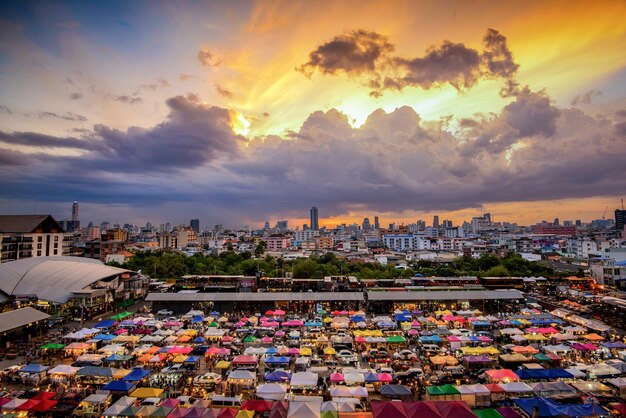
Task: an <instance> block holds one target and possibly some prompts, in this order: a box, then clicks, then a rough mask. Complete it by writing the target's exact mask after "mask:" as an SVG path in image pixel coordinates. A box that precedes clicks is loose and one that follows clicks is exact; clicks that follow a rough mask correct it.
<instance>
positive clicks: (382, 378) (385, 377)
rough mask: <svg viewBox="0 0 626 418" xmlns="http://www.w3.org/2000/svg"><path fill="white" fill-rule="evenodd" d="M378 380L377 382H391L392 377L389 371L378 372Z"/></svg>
mask: <svg viewBox="0 0 626 418" xmlns="http://www.w3.org/2000/svg"><path fill="white" fill-rule="evenodd" d="M378 381H379V382H384V383H388V382H393V377H392V376H391V375H390V374H389V373H378Z"/></svg>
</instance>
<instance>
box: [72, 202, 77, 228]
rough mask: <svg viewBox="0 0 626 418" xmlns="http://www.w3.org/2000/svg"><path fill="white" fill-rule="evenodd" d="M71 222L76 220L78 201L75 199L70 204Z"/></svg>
mask: <svg viewBox="0 0 626 418" xmlns="http://www.w3.org/2000/svg"><path fill="white" fill-rule="evenodd" d="M72 222H74V223H76V222H78V201H77V200H75V201H74V204H73V205H72Z"/></svg>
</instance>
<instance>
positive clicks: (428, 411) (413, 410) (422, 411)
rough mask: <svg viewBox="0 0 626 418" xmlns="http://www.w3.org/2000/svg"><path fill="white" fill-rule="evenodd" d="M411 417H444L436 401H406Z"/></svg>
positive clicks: (405, 407)
mask: <svg viewBox="0 0 626 418" xmlns="http://www.w3.org/2000/svg"><path fill="white" fill-rule="evenodd" d="M404 409H405V410H406V414H407V416H408V417H409V418H443V417H442V415H441V412H439V409H437V405H435V403H434V402H430V401H426V402H404Z"/></svg>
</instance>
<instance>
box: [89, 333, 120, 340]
mask: <svg viewBox="0 0 626 418" xmlns="http://www.w3.org/2000/svg"><path fill="white" fill-rule="evenodd" d="M113 338H115V335H113V334H98V335H96V336H95V337H93V339H94V340H101V341H111V340H112V339H113Z"/></svg>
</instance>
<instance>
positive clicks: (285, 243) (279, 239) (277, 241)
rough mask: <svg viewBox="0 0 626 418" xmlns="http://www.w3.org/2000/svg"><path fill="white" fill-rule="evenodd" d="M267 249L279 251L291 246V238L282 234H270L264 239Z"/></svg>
mask: <svg viewBox="0 0 626 418" xmlns="http://www.w3.org/2000/svg"><path fill="white" fill-rule="evenodd" d="M265 243H266V244H267V251H281V250H285V249H287V248H289V247H290V246H291V240H290V239H289V238H288V237H285V236H282V235H272V236H270V237H267V238H266V239H265Z"/></svg>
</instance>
